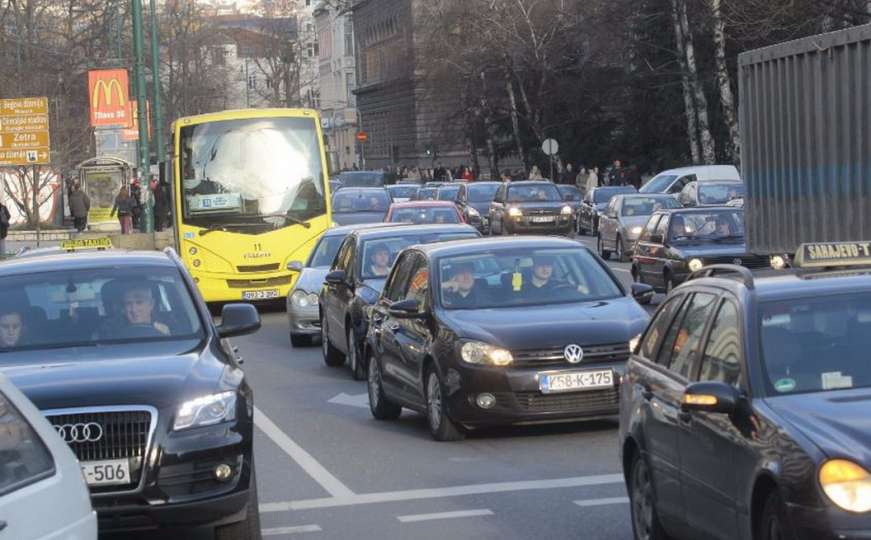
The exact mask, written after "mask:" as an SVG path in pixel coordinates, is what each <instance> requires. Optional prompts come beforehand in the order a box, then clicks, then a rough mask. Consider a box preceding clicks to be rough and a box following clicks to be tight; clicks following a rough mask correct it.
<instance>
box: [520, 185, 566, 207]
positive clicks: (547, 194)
mask: <svg viewBox="0 0 871 540" xmlns="http://www.w3.org/2000/svg"><path fill="white" fill-rule="evenodd" d="M560 200H561V197H560V194H559V191H557V189H556V186H554V185H553V184H533V185H527V186H517V185H514V186H509V188H508V202H515V203H516V202H556V201H560Z"/></svg>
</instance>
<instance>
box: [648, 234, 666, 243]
mask: <svg viewBox="0 0 871 540" xmlns="http://www.w3.org/2000/svg"><path fill="white" fill-rule="evenodd" d="M662 241H663V238H662V235H661V234H651V235H650V242H651V243H653V244H661V243H662Z"/></svg>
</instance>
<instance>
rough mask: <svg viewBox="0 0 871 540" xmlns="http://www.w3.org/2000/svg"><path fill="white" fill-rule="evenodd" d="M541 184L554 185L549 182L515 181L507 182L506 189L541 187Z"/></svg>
mask: <svg viewBox="0 0 871 540" xmlns="http://www.w3.org/2000/svg"><path fill="white" fill-rule="evenodd" d="M541 184H547V185H549V186H555V185H556V184H554V183H553V182H551V181H550V180H515V181H514V182H508V187H511V186H535V185H541Z"/></svg>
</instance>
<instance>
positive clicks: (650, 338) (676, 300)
mask: <svg viewBox="0 0 871 540" xmlns="http://www.w3.org/2000/svg"><path fill="white" fill-rule="evenodd" d="M683 300H684V297H683V296H678V297H673V298H669V299H668V300H667V301H666V303H665V305H663V306H662V308H660V309H659V311H657V313H656V316H655V317H654V319H653V321H651V322H650V325H649V326H648V327H647V333H646V334H644V340H643V341H642V342H641V347H640V348H639V350H638V354H639V355H640V356H642V357H644V358H647V359H653V358H655V357H656V349H657V345H658V344H659V342H660V340H661V339H662V336H663V335H664V334H665V332H666V330H668V328H669V324H671V321H672V319H674V314H675V312H676V311H677V310H678V308H680V306H681V304H682V303H683Z"/></svg>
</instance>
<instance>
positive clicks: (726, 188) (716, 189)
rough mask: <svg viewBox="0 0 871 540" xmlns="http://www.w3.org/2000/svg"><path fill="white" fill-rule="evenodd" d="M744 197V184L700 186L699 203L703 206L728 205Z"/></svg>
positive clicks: (706, 184) (704, 184)
mask: <svg viewBox="0 0 871 540" xmlns="http://www.w3.org/2000/svg"><path fill="white" fill-rule="evenodd" d="M743 196H744V184H738V183H734V184H709V183H700V184H699V202H700V203H702V204H726V203H727V202H729V201H731V200H734V199H739V198H741V197H743Z"/></svg>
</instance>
